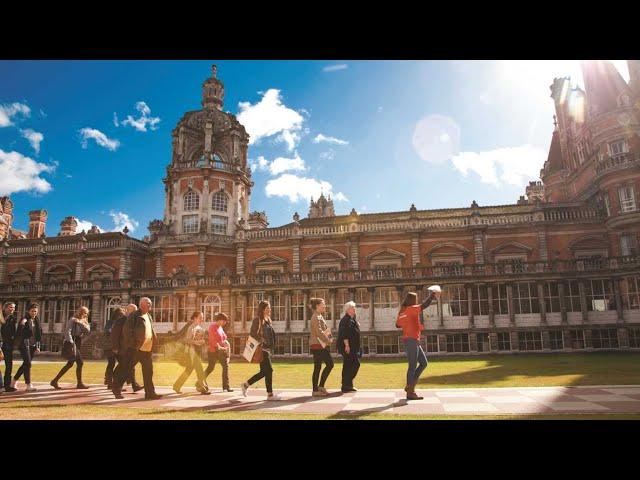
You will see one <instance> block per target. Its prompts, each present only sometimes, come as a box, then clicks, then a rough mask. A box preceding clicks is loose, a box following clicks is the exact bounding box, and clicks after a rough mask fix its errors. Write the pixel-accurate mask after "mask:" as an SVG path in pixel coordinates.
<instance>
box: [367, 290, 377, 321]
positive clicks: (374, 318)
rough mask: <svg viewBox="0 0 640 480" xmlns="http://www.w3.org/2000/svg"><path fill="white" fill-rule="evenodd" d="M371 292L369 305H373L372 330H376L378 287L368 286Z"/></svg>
mask: <svg viewBox="0 0 640 480" xmlns="http://www.w3.org/2000/svg"><path fill="white" fill-rule="evenodd" d="M367 290H368V292H369V305H370V306H371V323H370V325H371V328H370V330H371V331H375V328H376V308H375V300H376V287H369V288H367Z"/></svg>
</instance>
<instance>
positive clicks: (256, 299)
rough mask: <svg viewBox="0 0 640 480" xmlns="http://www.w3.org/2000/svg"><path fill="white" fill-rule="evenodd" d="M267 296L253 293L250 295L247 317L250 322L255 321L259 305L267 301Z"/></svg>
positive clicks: (262, 293)
mask: <svg viewBox="0 0 640 480" xmlns="http://www.w3.org/2000/svg"><path fill="white" fill-rule="evenodd" d="M265 297H266V295H265V293H264V292H251V293H250V294H249V302H251V303H250V304H249V311H248V312H247V317H248V319H249V321H253V319H254V318H256V317H257V316H258V304H259V303H260V302H261V301H262V300H265V299H266V298H265Z"/></svg>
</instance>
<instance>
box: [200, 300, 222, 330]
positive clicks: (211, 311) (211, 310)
mask: <svg viewBox="0 0 640 480" xmlns="http://www.w3.org/2000/svg"><path fill="white" fill-rule="evenodd" d="M221 308H222V301H221V300H220V297H219V296H218V295H207V296H206V297H204V299H203V300H202V312H203V313H204V321H205V323H211V322H213V321H214V320H213V319H214V318H215V316H216V314H217V313H219V312H220V310H221Z"/></svg>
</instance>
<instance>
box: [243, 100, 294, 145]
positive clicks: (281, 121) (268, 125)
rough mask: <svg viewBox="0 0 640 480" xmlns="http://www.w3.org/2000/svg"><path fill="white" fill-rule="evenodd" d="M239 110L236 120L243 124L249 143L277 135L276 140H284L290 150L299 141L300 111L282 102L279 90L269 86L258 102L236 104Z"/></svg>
mask: <svg viewBox="0 0 640 480" xmlns="http://www.w3.org/2000/svg"><path fill="white" fill-rule="evenodd" d="M238 108H239V109H240V112H239V113H238V116H237V118H238V121H239V122H240V123H241V124H242V125H244V127H245V128H246V129H247V133H248V134H249V137H250V138H249V145H253V144H254V143H256V142H259V141H260V140H261V139H262V138H266V137H271V136H273V135H278V137H277V138H276V140H278V141H282V142H285V143H286V144H287V148H288V149H289V150H290V151H291V150H293V149H294V148H295V146H296V144H297V142H299V141H300V130H301V129H302V123H303V122H304V118H303V117H302V115H300V113H298V112H296V111H295V110H293V109H291V108H289V107H287V106H285V105H283V104H282V97H281V96H280V90H278V89H275V88H270V89H269V90H267V91H266V92H265V93H264V94H263V95H262V99H260V101H259V102H257V103H256V104H254V105H252V104H251V103H250V102H240V103H239V104H238Z"/></svg>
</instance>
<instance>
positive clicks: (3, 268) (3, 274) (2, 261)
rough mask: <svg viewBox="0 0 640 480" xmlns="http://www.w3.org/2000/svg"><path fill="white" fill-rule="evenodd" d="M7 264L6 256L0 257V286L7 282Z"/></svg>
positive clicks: (7, 258)
mask: <svg viewBox="0 0 640 480" xmlns="http://www.w3.org/2000/svg"><path fill="white" fill-rule="evenodd" d="M8 264H9V257H8V256H7V255H6V254H4V253H3V254H1V255H0V285H2V284H3V283H5V282H6V281H7V265H8Z"/></svg>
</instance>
